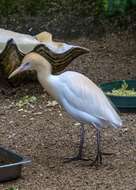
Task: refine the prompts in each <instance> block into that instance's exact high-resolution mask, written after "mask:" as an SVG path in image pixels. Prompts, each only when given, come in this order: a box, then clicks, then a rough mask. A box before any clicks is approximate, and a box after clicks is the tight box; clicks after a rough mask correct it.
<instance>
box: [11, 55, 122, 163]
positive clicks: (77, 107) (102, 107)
mask: <svg viewBox="0 0 136 190" xmlns="http://www.w3.org/2000/svg"><path fill="white" fill-rule="evenodd" d="M26 70H35V71H36V72H37V77H38V80H39V82H40V84H41V85H42V86H43V88H45V89H46V90H47V92H48V93H49V94H50V95H51V96H52V97H53V98H55V99H56V100H57V101H58V102H59V103H60V104H61V105H62V106H63V107H64V109H65V110H66V111H67V112H68V113H69V114H70V115H71V116H72V117H73V118H74V119H76V120H78V121H79V122H80V123H81V130H80V146H79V152H78V155H77V156H75V157H71V158H69V159H68V161H72V160H84V159H83V155H82V149H83V143H84V127H83V124H84V123H88V124H92V125H93V126H94V127H95V128H96V131H97V155H96V158H95V160H94V162H93V164H98V163H100V164H101V163H102V152H101V149H100V129H101V128H102V127H103V126H105V125H111V126H113V127H115V128H118V127H121V126H122V120H121V118H120V117H119V115H118V114H117V112H116V111H115V109H114V108H113V106H112V105H111V103H110V102H109V100H108V99H107V97H106V96H105V94H104V93H103V91H102V90H101V89H100V88H99V87H98V86H97V85H95V84H94V83H93V82H92V81H91V80H90V79H88V78H87V77H86V76H84V75H82V74H80V73H78V72H73V71H66V72H64V73H62V74H60V75H52V74H51V71H52V68H51V64H50V63H49V62H48V61H47V60H46V59H45V58H44V57H42V56H41V55H39V54H37V53H30V54H27V55H26V56H25V57H24V59H23V60H22V64H21V66H19V67H18V68H17V69H16V70H15V71H13V72H12V73H11V74H10V76H9V78H11V77H13V76H14V75H16V74H17V73H20V72H22V71H26Z"/></svg>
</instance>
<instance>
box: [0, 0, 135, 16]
mask: <svg viewBox="0 0 136 190" xmlns="http://www.w3.org/2000/svg"><path fill="white" fill-rule="evenodd" d="M130 5H132V6H134V5H136V0H96V1H95V0H85V1H84V0H39V1H37V0H29V1H28V0H0V15H3V16H7V15H10V14H16V13H17V14H19V15H25V14H26V15H32V16H35V15H42V16H43V15H44V16H47V15H53V14H55V13H58V14H60V13H61V14H74V15H78V16H86V15H87V16H90V15H95V14H101V13H102V12H103V11H104V12H105V13H106V14H108V15H112V14H115V13H117V12H119V13H124V12H125V10H126V9H127V8H128V6H130Z"/></svg>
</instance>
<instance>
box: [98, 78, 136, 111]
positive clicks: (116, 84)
mask: <svg viewBox="0 0 136 190" xmlns="http://www.w3.org/2000/svg"><path fill="white" fill-rule="evenodd" d="M125 81H126V83H127V84H128V88H129V89H132V88H133V89H135V90H136V80H125ZM122 83H123V80H119V81H113V82H110V83H101V84H100V87H101V89H102V90H103V91H104V92H105V93H106V92H108V91H112V89H118V88H120V87H121V85H122ZM107 97H109V98H110V100H111V101H112V102H113V104H114V105H115V106H116V107H117V108H118V109H119V110H120V111H122V112H136V96H133V97H132V96H112V95H107Z"/></svg>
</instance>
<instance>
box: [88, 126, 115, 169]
mask: <svg viewBox="0 0 136 190" xmlns="http://www.w3.org/2000/svg"><path fill="white" fill-rule="evenodd" d="M96 130H97V131H96V138H97V154H96V158H95V160H94V161H93V162H92V163H91V164H90V166H94V165H95V166H98V165H101V164H102V155H114V153H105V152H102V151H101V136H100V130H99V129H96Z"/></svg>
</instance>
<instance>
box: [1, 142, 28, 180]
mask: <svg viewBox="0 0 136 190" xmlns="http://www.w3.org/2000/svg"><path fill="white" fill-rule="evenodd" d="M28 163H31V160H30V159H28V158H24V157H23V156H20V155H18V154H16V153H15V152H14V151H12V150H8V149H6V148H4V147H3V146H0V182H5V181H10V180H13V179H17V178H18V177H20V176H21V169H22V166H23V165H25V164H28Z"/></svg>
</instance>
